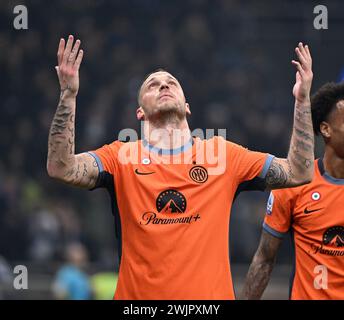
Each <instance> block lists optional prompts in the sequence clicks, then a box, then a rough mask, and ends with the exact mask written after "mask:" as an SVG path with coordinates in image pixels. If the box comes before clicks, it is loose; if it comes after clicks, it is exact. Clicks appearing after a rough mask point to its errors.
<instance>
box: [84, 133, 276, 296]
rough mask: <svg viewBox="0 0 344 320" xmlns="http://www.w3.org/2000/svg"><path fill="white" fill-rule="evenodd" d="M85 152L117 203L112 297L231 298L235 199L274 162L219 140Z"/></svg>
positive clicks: (116, 145)
mask: <svg viewBox="0 0 344 320" xmlns="http://www.w3.org/2000/svg"><path fill="white" fill-rule="evenodd" d="M90 154H92V155H93V156H94V157H95V158H96V160H97V162H98V166H99V168H100V175H99V178H98V182H97V187H104V186H107V187H108V189H109V190H110V193H111V194H112V195H113V197H114V198H116V200H117V207H118V215H117V218H116V224H117V230H118V235H119V240H120V242H119V243H120V248H119V250H120V253H121V257H120V268H119V276H118V283H117V288H116V293H115V296H114V298H115V299H145V300H151V299H163V300H170V299H234V290H233V285H232V278H231V272H230V260H229V243H228V242H229V217H230V210H231V205H232V202H233V197H234V195H235V192H236V190H237V187H238V185H239V184H240V183H242V182H244V181H247V180H251V179H253V178H255V177H257V176H260V177H264V176H265V174H266V172H267V170H268V168H269V166H270V163H271V160H272V158H273V157H272V156H271V155H268V154H266V153H260V152H254V151H249V150H247V149H246V148H243V147H241V146H239V145H237V144H235V143H232V142H229V141H226V140H225V139H223V138H220V137H214V138H212V139H208V140H201V139H199V138H193V139H192V140H190V141H189V142H188V143H186V144H185V145H184V146H183V147H181V148H178V149H172V150H168V149H158V148H156V147H153V146H151V145H149V144H148V143H147V142H146V141H145V140H138V141H136V142H127V143H123V142H119V141H115V142H113V143H111V144H110V145H105V146H103V147H102V148H100V149H97V150H95V151H93V152H90ZM211 154H213V156H209V155H211ZM220 154H221V155H220ZM180 158H182V159H180Z"/></svg>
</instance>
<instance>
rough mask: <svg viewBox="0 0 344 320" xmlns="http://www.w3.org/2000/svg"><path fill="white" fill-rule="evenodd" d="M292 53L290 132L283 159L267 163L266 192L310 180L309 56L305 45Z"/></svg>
mask: <svg viewBox="0 0 344 320" xmlns="http://www.w3.org/2000/svg"><path fill="white" fill-rule="evenodd" d="M295 52H296V54H297V57H298V61H295V60H293V61H292V63H293V65H295V67H296V83H295V85H294V88H293V95H294V97H295V109H294V125H293V133H292V137H291V141H290V147H289V153H288V157H287V159H280V158H274V159H273V160H272V162H271V165H270V168H269V170H268V172H267V175H266V184H267V187H268V188H270V189H277V188H287V187H294V186H298V185H302V184H306V183H309V182H310V181H311V180H312V177H313V168H314V135H313V125H312V116H311V102H310V90H311V86H312V80H313V72H312V57H311V54H310V51H309V48H308V46H307V45H306V46H304V45H303V44H302V43H301V42H300V43H299V45H298V47H297V48H295Z"/></svg>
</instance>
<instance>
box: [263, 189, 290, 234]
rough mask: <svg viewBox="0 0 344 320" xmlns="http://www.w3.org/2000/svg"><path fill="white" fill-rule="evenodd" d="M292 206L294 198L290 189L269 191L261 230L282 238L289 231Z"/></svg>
mask: <svg viewBox="0 0 344 320" xmlns="http://www.w3.org/2000/svg"><path fill="white" fill-rule="evenodd" d="M294 205H295V197H294V193H293V192H291V190H290V189H278V190H273V191H271V192H270V196H269V199H268V202H267V205H266V214H265V218H264V222H263V229H264V230H265V231H267V232H268V233H270V234H272V235H273V236H275V237H277V238H283V236H284V235H285V234H286V233H287V232H288V231H289V229H290V226H291V223H292V213H293V211H294Z"/></svg>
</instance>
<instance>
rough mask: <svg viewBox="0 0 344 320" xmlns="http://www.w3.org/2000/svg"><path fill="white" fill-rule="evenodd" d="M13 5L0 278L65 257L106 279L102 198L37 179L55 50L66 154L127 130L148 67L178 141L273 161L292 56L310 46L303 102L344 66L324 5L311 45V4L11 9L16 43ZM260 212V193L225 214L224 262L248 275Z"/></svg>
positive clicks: (3, 79)
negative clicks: (72, 100) (72, 48)
mask: <svg viewBox="0 0 344 320" xmlns="http://www.w3.org/2000/svg"><path fill="white" fill-rule="evenodd" d="M17 4H18V2H17V1H1V3H0V69H1V72H0V87H1V89H0V90H1V91H0V97H1V100H0V110H1V116H0V150H1V157H0V181H1V182H0V255H1V256H2V259H3V263H2V262H1V261H2V260H0V278H1V274H6V272H3V273H2V272H1V270H2V269H4V270H5V269H6V267H5V265H6V263H7V264H9V265H11V264H15V263H17V262H21V263H24V264H25V263H32V264H33V265H35V266H36V268H38V269H39V270H41V269H44V268H46V269H48V268H49V267H48V266H51V265H53V266H54V268H52V269H51V270H54V272H55V271H56V272H57V270H58V268H59V267H58V266H59V265H60V264H61V263H63V261H64V260H65V254H64V253H65V250H66V248H67V247H68V246H69V245H80V246H82V247H83V248H84V249H83V250H86V252H87V257H88V258H87V259H88V261H89V262H90V263H91V264H92V265H93V266H94V265H96V266H101V268H102V270H107V271H111V272H114V271H116V270H118V258H117V246H116V239H115V232H114V221H113V217H112V216H111V208H110V202H109V198H108V195H107V194H106V192H104V191H102V190H97V191H93V192H90V191H86V190H78V189H73V188H71V187H69V186H66V185H63V184H61V183H58V182H56V181H53V180H52V179H50V178H49V177H48V175H47V172H46V157H47V140H48V131H49V127H50V124H51V121H52V118H53V115H54V112H55V110H56V106H57V103H58V98H59V85H58V81H57V77H56V73H55V69H54V66H55V65H56V51H57V45H58V42H59V39H60V38H61V37H65V38H66V37H67V36H68V35H69V34H73V35H74V36H76V37H78V38H80V39H81V41H82V44H81V45H82V48H83V49H84V51H85V56H84V60H83V63H82V66H81V71H80V91H79V95H78V99H77V117H76V152H78V153H79V152H83V151H88V150H92V149H95V148H98V147H100V146H102V145H103V144H105V143H109V142H111V141H113V140H115V139H117V136H118V132H119V131H120V130H121V129H123V128H134V129H137V130H139V123H138V122H137V120H136V116H135V110H136V108H137V91H138V88H139V86H140V84H141V82H142V80H143V78H144V76H145V74H146V73H148V72H151V71H152V70H155V69H157V68H159V67H162V68H165V69H167V70H169V71H170V72H171V73H172V74H173V75H175V76H176V77H177V78H178V79H179V80H180V82H181V84H182V86H183V88H184V91H185V95H186V98H187V100H188V102H189V103H190V106H191V111H192V115H191V117H190V118H189V123H190V127H191V128H192V129H195V128H201V129H206V128H225V129H227V139H229V140H232V141H234V142H236V143H239V144H242V145H244V146H246V147H248V148H250V149H253V150H260V151H264V152H269V153H271V154H274V155H276V156H286V154H287V151H288V145H289V139H290V134H291V128H292V119H293V106H294V100H293V96H292V87H293V85H294V80H295V70H294V68H293V66H292V65H291V60H292V59H293V58H294V57H295V54H294V47H295V45H296V44H297V43H298V42H299V41H304V42H306V43H308V44H309V45H310V48H311V51H312V54H313V60H314V84H313V90H314V89H317V88H318V87H319V86H320V85H321V84H322V83H324V82H326V81H337V80H339V79H338V77H339V75H340V74H341V72H342V68H343V66H344V62H343V61H341V56H342V53H343V52H344V42H343V41H342V39H341V38H342V37H341V35H342V34H343V31H344V22H343V20H342V19H341V16H342V14H343V10H344V6H343V5H342V3H341V1H339V0H338V1H329V4H328V10H329V17H330V21H329V29H328V30H322V31H319V30H315V29H314V27H313V19H314V17H315V15H314V14H313V8H314V4H313V2H312V1H293V5H291V4H290V2H282V1H279V2H276V1H262V2H261V1H239V0H237V1H235V0H214V1H206V0H185V1H158V0H144V1H142V0H128V1H105V0H83V1H82V0H77V1H68V0H59V1H55V2H46V1H42V0H32V1H24V0H23V1H20V4H24V5H26V6H27V8H28V14H29V15H28V26H29V28H28V30H15V29H14V28H13V24H12V22H13V19H14V17H15V15H14V14H13V8H14V6H15V5H17ZM319 148H320V149H321V147H318V149H317V150H320V149H319ZM317 152H319V151H317ZM266 199H267V194H266V193H265V194H264V193H256V192H254V193H251V194H243V195H241V196H239V198H238V200H237V202H236V204H235V206H234V208H233V212H232V224H231V258H232V261H233V262H240V263H246V264H248V263H249V261H250V259H251V257H252V255H253V253H254V250H255V248H256V246H257V241H258V239H259V236H260V230H261V223H262V219H263V216H264V210H265V201H266ZM287 251H288V247H287V245H285V248H284V250H282V251H281V254H280V257H279V260H278V262H280V263H287V262H288V253H287ZM1 268H2V269H1ZM40 268H41V269H40ZM3 278H6V275H4V276H3Z"/></svg>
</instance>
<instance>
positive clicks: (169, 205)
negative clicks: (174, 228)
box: [140, 189, 201, 225]
mask: <svg viewBox="0 0 344 320" xmlns="http://www.w3.org/2000/svg"><path fill="white" fill-rule="evenodd" d="M186 208H187V201H186V198H185V196H184V195H183V194H182V193H181V192H179V191H177V190H175V189H167V190H164V191H163V192H161V193H160V194H159V195H158V197H157V198H156V209H157V212H153V211H147V212H145V213H143V214H142V217H141V221H140V224H141V225H149V224H160V225H166V224H191V223H194V222H197V221H198V220H199V219H201V216H200V215H199V214H198V213H197V214H195V215H190V216H185V215H184V213H185V211H186Z"/></svg>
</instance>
